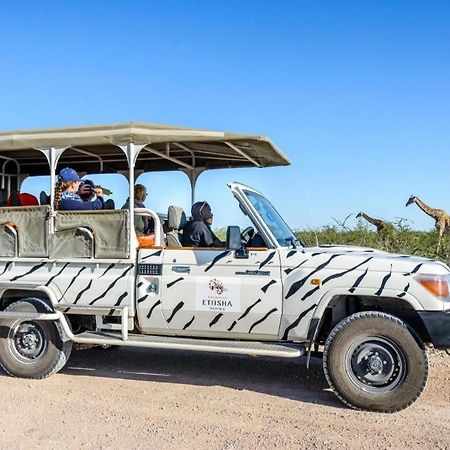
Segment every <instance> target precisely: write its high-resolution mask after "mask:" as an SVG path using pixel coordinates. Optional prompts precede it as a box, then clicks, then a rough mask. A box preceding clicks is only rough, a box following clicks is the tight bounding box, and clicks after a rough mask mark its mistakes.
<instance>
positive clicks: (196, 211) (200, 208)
mask: <svg viewBox="0 0 450 450" xmlns="http://www.w3.org/2000/svg"><path fill="white" fill-rule="evenodd" d="M191 215H192V219H193V220H200V221H202V222H205V223H207V224H209V225H211V224H212V221H213V213H212V212H211V207H210V206H209V204H208V202H205V201H203V202H197V203H194V204H193V205H192V208H191Z"/></svg>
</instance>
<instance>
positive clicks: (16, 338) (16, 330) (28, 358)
mask: <svg viewBox="0 0 450 450" xmlns="http://www.w3.org/2000/svg"><path fill="white" fill-rule="evenodd" d="M8 344H9V350H10V351H11V354H12V355H13V357H14V358H15V359H16V360H17V361H18V362H20V363H25V364H31V363H34V362H36V361H38V360H39V359H40V358H41V357H42V356H43V355H44V353H45V351H46V349H47V334H46V333H45V331H44V329H43V328H42V327H41V325H40V324H39V323H37V322H20V323H17V324H16V325H15V326H13V327H11V328H10V330H9V336H8Z"/></svg>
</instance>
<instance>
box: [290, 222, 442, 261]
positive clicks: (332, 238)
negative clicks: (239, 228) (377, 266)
mask: <svg viewBox="0 0 450 450" xmlns="http://www.w3.org/2000/svg"><path fill="white" fill-rule="evenodd" d="M295 234H296V235H297V237H299V238H300V239H301V240H302V241H303V242H304V243H305V244H306V245H307V246H314V245H316V239H317V240H318V242H319V244H341V245H356V246H361V247H370V248H376V249H380V250H385V251H388V252H392V253H402V254H408V255H417V256H424V257H427V258H433V259H439V260H441V261H444V262H445V263H447V264H448V263H450V239H449V237H448V235H447V236H445V235H444V237H443V239H442V243H441V248H440V249H439V252H438V251H437V247H438V234H437V232H436V231H434V230H433V231H414V230H411V229H409V228H408V227H407V226H404V225H401V226H393V225H391V226H390V227H387V229H386V230H384V231H382V232H380V233H378V232H376V231H372V230H370V229H369V228H368V227H366V226H365V225H363V224H359V225H357V226H356V228H354V229H347V228H345V229H344V228H343V227H338V226H325V227H322V228H320V229H317V230H311V229H309V230H297V231H296V232H295Z"/></svg>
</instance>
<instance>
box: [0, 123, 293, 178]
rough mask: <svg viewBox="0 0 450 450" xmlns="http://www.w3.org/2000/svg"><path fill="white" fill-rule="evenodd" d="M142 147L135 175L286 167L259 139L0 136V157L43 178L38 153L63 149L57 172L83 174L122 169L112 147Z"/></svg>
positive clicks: (171, 132) (130, 131)
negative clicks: (64, 168)
mask: <svg viewBox="0 0 450 450" xmlns="http://www.w3.org/2000/svg"><path fill="white" fill-rule="evenodd" d="M129 143H134V144H136V148H140V147H139V146H145V147H144V148H143V150H142V151H141V152H140V154H139V156H138V158H137V160H136V164H135V170H137V171H146V172H147V171H165V170H177V169H180V168H184V169H193V168H195V169H197V168H198V169H206V170H207V169H219V168H231V167H254V166H257V167H273V166H284V165H289V164H290V161H289V159H288V158H287V157H286V156H285V155H284V154H283V152H282V151H281V150H279V149H278V148H277V147H276V145H275V144H273V143H272V142H271V141H270V139H268V138H267V137H265V136H258V135H245V134H238V133H229V132H224V131H210V130H202V129H194V128H183V127H176V126H170V125H157V124H151V123H144V122H130V123H121V124H113V125H98V126H86V127H70V128H53V129H40V130H21V131H10V132H0V157H2V156H3V157H8V158H13V159H15V160H16V161H17V162H18V163H19V165H20V172H21V173H23V174H25V173H26V174H28V175H43V174H48V171H49V169H48V162H47V159H46V157H45V156H44V155H43V154H40V153H39V152H37V151H36V150H37V149H42V148H50V147H55V148H66V149H67V150H65V151H64V153H63V154H62V156H61V158H60V160H59V164H58V166H71V167H73V168H75V169H76V170H79V171H83V172H86V173H96V172H99V171H100V170H99V169H100V164H101V167H102V170H101V171H102V172H119V171H126V170H127V169H128V163H127V160H126V157H125V154H124V153H123V151H122V150H121V149H120V148H119V147H118V145H127V144H129Z"/></svg>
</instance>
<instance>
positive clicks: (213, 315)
mask: <svg viewBox="0 0 450 450" xmlns="http://www.w3.org/2000/svg"><path fill="white" fill-rule="evenodd" d="M162 258H163V268H162V284H161V298H160V299H158V300H160V301H161V303H160V304H157V305H156V306H155V308H154V309H153V312H152V313H151V316H150V319H151V320H150V321H149V322H146V325H145V329H144V331H145V332H149V333H152V332H157V329H156V328H159V329H160V330H161V331H165V332H167V333H169V334H176V335H185V336H210V337H225V338H243V339H276V338H277V336H278V332H279V327H280V320H281V313H282V310H281V293H282V290H281V280H280V263H279V254H278V251H276V250H264V251H250V253H249V258H248V259H237V258H235V255H234V252H231V251H227V250H224V249H195V250H192V249H183V248H180V249H165V250H163V251H162ZM149 259H151V258H149ZM154 300H156V298H155V299H154ZM158 300H156V301H158ZM152 301H153V300H152ZM144 305H145V302H143V303H142V306H144ZM153 305H155V303H153ZM148 306H150V303H149V304H148ZM148 306H147V307H146V310H148V311H149V308H148ZM140 308H141V306H139V309H140ZM161 313H162V315H163V317H164V320H165V327H166V328H165V330H164V329H162V326H161ZM147 314H148V312H147ZM143 315H144V314H142V315H141V316H140V317H142V316H143ZM142 325H143V324H142V322H140V326H141V327H142Z"/></svg>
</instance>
